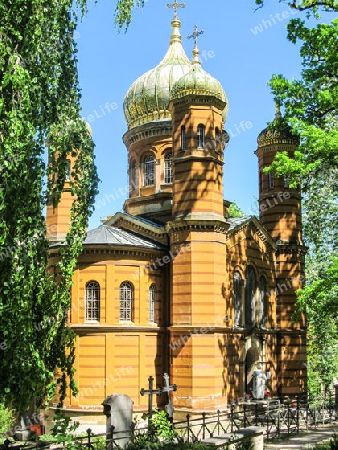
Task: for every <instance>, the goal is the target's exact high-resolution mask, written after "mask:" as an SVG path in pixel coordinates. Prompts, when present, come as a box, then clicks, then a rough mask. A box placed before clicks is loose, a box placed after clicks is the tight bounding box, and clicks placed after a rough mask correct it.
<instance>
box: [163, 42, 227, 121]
mask: <svg viewBox="0 0 338 450" xmlns="http://www.w3.org/2000/svg"><path fill="white" fill-rule="evenodd" d="M193 55H194V57H193V63H192V68H191V69H190V71H189V72H188V73H187V74H186V75H184V76H183V77H182V78H180V79H179V80H178V81H176V83H175V84H174V86H173V88H172V90H171V99H172V100H175V99H178V98H182V97H185V96H186V95H206V96H211V97H215V98H216V99H218V100H220V101H221V102H222V103H224V104H225V107H223V114H222V116H223V122H225V120H226V117H227V113H228V100H227V97H226V95H225V92H224V89H223V87H222V85H221V83H220V82H219V81H218V80H216V78H214V77H213V76H211V75H210V74H209V73H208V72H206V71H205V70H204V69H202V67H201V63H200V60H199V57H198V55H199V50H198V49H197V46H195V48H194V50H193Z"/></svg>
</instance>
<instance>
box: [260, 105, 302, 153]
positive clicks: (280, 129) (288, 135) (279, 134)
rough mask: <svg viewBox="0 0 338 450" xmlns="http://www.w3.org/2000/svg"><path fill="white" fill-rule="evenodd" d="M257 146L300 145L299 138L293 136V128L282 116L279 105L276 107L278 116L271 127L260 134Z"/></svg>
mask: <svg viewBox="0 0 338 450" xmlns="http://www.w3.org/2000/svg"><path fill="white" fill-rule="evenodd" d="M257 144H258V147H264V146H265V145H271V144H294V145H297V146H298V145H299V136H297V135H296V134H292V130H291V127H290V126H289V125H288V124H287V123H286V121H285V120H284V119H283V117H282V115H281V112H280V108H279V105H276V115H275V118H274V120H273V122H272V123H271V125H270V126H269V127H267V128H265V129H264V130H263V131H261V132H260V133H259V135H258V138H257Z"/></svg>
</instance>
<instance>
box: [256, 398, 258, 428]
mask: <svg viewBox="0 0 338 450" xmlns="http://www.w3.org/2000/svg"><path fill="white" fill-rule="evenodd" d="M255 425H256V427H257V426H258V405H257V403H255Z"/></svg>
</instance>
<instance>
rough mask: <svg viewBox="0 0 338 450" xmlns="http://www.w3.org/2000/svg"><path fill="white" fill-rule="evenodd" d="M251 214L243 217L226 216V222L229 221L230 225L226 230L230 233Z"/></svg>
mask: <svg viewBox="0 0 338 450" xmlns="http://www.w3.org/2000/svg"><path fill="white" fill-rule="evenodd" d="M251 217H252V216H244V217H227V222H228V223H230V227H229V229H228V232H229V233H230V232H231V231H232V230H234V229H235V228H237V227H239V226H240V225H243V224H244V223H245V222H247V221H249V220H250V219H251Z"/></svg>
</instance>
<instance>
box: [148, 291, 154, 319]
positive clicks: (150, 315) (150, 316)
mask: <svg viewBox="0 0 338 450" xmlns="http://www.w3.org/2000/svg"><path fill="white" fill-rule="evenodd" d="M155 307H156V289H155V285H154V284H152V285H151V286H150V288H149V291H148V320H149V322H150V323H155V322H156V320H155Z"/></svg>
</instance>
